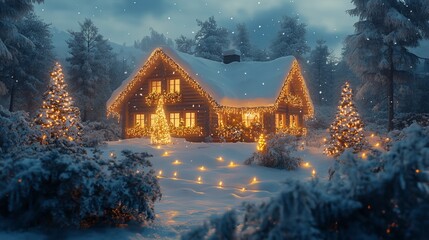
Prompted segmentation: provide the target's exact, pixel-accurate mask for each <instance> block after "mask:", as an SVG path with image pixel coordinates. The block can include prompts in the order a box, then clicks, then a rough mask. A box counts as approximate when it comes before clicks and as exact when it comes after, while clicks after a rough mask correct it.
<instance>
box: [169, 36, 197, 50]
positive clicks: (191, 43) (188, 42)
mask: <svg viewBox="0 0 429 240" xmlns="http://www.w3.org/2000/svg"><path fill="white" fill-rule="evenodd" d="M174 41H175V42H176V46H177V47H176V48H177V50H179V51H180V52H184V53H187V54H193V52H194V51H193V48H194V47H195V40H194V39H190V38H187V37H185V36H183V35H180V37H179V38H176V40H174Z"/></svg>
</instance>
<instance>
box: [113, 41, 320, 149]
mask: <svg viewBox="0 0 429 240" xmlns="http://www.w3.org/2000/svg"><path fill="white" fill-rule="evenodd" d="M237 55H238V54H237V53H235V52H233V51H232V52H229V53H226V54H225V56H224V62H216V61H211V60H207V59H203V58H199V57H195V56H192V55H189V54H185V53H181V52H178V51H176V50H173V49H170V48H167V47H162V48H157V49H155V50H154V51H153V52H152V53H151V54H150V55H149V56H148V57H147V58H146V59H145V61H144V62H143V63H142V64H141V66H140V67H139V68H138V69H137V70H136V72H135V73H133V74H132V75H130V77H129V78H128V79H126V80H124V82H123V83H122V85H121V86H120V87H119V88H118V89H116V90H115V91H114V92H113V94H112V96H111V97H110V99H109V100H108V102H107V112H108V115H109V116H114V117H117V118H118V119H119V121H120V124H121V127H122V135H123V138H134V137H145V136H149V135H150V128H151V123H152V122H154V121H153V120H154V117H155V116H156V115H155V109H156V105H157V102H158V99H159V98H160V96H163V99H164V102H165V104H164V110H165V114H166V117H167V119H168V121H169V123H170V132H171V135H172V136H173V137H184V138H186V139H187V140H190V141H202V140H204V139H206V140H207V139H210V140H214V141H216V140H219V141H224V140H225V141H254V140H255V139H256V138H257V137H258V136H259V135H260V134H261V133H262V132H265V133H273V132H277V133H285V134H293V135H302V134H305V133H306V128H305V126H304V120H305V119H306V118H308V117H312V116H313V114H314V109H313V104H312V101H311V98H310V95H309V92H308V89H307V86H306V83H305V80H304V78H303V76H302V74H301V69H300V66H299V64H298V62H297V61H296V59H295V58H294V57H282V58H278V59H275V60H272V61H267V62H240V61H239V58H238V59H237ZM238 56H239V55H238Z"/></svg>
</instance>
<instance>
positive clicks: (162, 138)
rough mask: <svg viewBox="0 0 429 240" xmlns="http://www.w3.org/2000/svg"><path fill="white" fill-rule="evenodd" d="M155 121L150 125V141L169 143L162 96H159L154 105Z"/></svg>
mask: <svg viewBox="0 0 429 240" xmlns="http://www.w3.org/2000/svg"><path fill="white" fill-rule="evenodd" d="M155 113H156V116H155V119H154V120H155V121H154V122H155V123H154V124H153V125H152V128H151V134H150V142H151V143H152V144H168V143H171V136H170V127H169V126H168V121H167V117H166V116H165V111H164V97H163V96H161V97H160V98H159V100H158V105H157V107H156V112H155Z"/></svg>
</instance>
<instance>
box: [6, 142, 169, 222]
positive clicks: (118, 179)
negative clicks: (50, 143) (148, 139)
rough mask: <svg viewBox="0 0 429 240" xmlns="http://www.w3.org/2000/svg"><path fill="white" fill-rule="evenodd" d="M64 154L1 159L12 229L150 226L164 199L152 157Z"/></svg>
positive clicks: (28, 153) (126, 153)
mask: <svg viewBox="0 0 429 240" xmlns="http://www.w3.org/2000/svg"><path fill="white" fill-rule="evenodd" d="M74 152H76V153H74V154H71V153H70V151H69V150H67V151H65V152H64V151H63V149H60V148H58V149H54V150H45V151H39V152H35V151H30V150H27V151H22V152H19V153H15V154H8V155H2V156H0V158H1V161H0V217H2V218H3V219H5V220H6V221H7V223H8V224H7V225H8V227H9V228H12V229H23V228H29V227H36V226H37V227H42V228H87V227H92V226H119V225H122V224H130V223H133V222H134V223H143V224H146V223H149V222H151V221H153V220H154V218H155V212H154V202H155V201H156V200H159V199H160V198H161V192H160V187H159V185H158V180H157V178H156V176H155V172H154V170H152V169H151V168H150V167H151V163H150V162H149V161H148V160H147V159H146V158H147V157H148V156H149V155H148V154H147V153H131V152H129V151H124V152H122V157H118V158H116V159H107V158H103V157H102V153H101V152H98V151H94V152H93V153H92V154H90V155H89V154H85V153H82V151H74Z"/></svg>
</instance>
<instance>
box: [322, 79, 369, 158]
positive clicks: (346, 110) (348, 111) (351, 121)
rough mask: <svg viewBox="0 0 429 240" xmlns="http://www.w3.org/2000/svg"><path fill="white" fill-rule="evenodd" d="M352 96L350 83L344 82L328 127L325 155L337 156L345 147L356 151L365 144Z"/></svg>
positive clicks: (361, 124)
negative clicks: (328, 133) (336, 107)
mask: <svg viewBox="0 0 429 240" xmlns="http://www.w3.org/2000/svg"><path fill="white" fill-rule="evenodd" d="M352 98H353V93H352V89H351V88H350V84H349V83H348V82H346V83H345V84H344V86H343V90H342V92H341V100H340V104H339V106H338V111H337V114H336V116H335V121H334V122H333V123H332V124H331V126H330V128H329V132H330V135H331V138H330V139H329V140H328V142H327V148H326V149H325V151H324V152H325V154H327V155H333V156H338V155H340V154H341V153H342V152H343V151H344V149H346V148H353V149H354V151H355V152H358V151H360V150H361V149H362V147H363V146H364V144H365V140H364V135H363V126H364V125H363V123H362V121H361V119H360V117H359V113H358V112H357V110H356V107H355V105H354V103H353V99H352Z"/></svg>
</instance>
